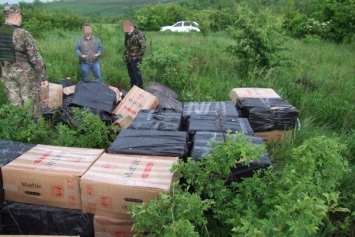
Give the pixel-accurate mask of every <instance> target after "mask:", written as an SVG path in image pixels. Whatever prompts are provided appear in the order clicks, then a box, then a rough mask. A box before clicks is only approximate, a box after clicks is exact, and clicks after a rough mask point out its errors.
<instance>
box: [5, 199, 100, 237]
mask: <svg viewBox="0 0 355 237" xmlns="http://www.w3.org/2000/svg"><path fill="white" fill-rule="evenodd" d="M3 217H4V218H3V221H4V234H7V235H65V236H81V237H93V236H94V224H93V215H92V214H86V213H83V212H82V211H80V210H74V209H68V208H59V207H51V206H44V205H34V204H27V203H20V202H8V203H7V204H6V205H5V206H4V208H3Z"/></svg>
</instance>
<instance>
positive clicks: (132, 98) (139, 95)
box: [112, 86, 159, 118]
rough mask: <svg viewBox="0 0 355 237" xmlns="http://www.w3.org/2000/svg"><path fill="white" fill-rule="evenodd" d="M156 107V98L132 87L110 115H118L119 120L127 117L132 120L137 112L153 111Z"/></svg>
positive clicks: (157, 103)
mask: <svg viewBox="0 0 355 237" xmlns="http://www.w3.org/2000/svg"><path fill="white" fill-rule="evenodd" d="M158 105H159V102H158V99H157V97H155V96H154V95H152V94H150V93H148V92H146V91H145V90H143V89H141V88H139V87H137V86H133V87H132V89H130V90H129V91H128V93H127V94H126V96H125V97H124V98H123V100H122V101H121V102H120V103H119V104H118V106H117V107H116V108H115V109H114V110H113V112H112V113H113V114H115V115H120V116H121V118H124V117H127V116H130V117H132V118H134V117H136V115H137V114H138V111H139V110H141V109H155V108H157V107H158Z"/></svg>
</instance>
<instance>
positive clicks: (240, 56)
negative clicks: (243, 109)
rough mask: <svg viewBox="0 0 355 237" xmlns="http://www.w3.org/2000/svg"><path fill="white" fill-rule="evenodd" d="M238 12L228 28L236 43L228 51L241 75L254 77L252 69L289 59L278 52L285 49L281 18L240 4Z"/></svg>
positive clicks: (277, 63)
mask: <svg viewBox="0 0 355 237" xmlns="http://www.w3.org/2000/svg"><path fill="white" fill-rule="evenodd" d="M237 12H238V16H239V18H238V20H237V21H236V23H235V28H230V31H229V32H230V34H231V36H232V37H233V38H234V39H235V40H236V43H235V45H232V46H229V47H228V48H227V50H228V51H229V52H230V53H232V54H233V55H235V56H236V58H237V60H238V65H239V67H238V70H239V73H240V75H241V76H242V78H246V77H248V76H252V77H253V76H254V75H252V73H253V71H254V70H255V68H257V69H262V70H264V69H269V68H273V67H278V66H281V65H282V64H284V63H285V62H288V61H286V60H285V59H286V58H285V57H283V56H282V55H281V52H282V51H284V50H285V49H284V48H283V47H282V45H283V40H284V39H285V37H284V32H283V29H282V24H283V19H282V17H279V16H275V15H274V14H273V13H272V12H271V11H270V10H268V9H262V10H260V11H259V12H257V13H254V12H252V11H251V9H250V8H249V7H247V6H246V5H243V6H240V7H239V8H238V10H237Z"/></svg>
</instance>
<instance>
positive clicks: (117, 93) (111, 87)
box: [108, 86, 122, 103]
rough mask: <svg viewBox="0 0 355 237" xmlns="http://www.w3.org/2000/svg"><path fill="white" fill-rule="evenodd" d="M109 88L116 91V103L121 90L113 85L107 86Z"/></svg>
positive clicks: (119, 99) (119, 97) (119, 98)
mask: <svg viewBox="0 0 355 237" xmlns="http://www.w3.org/2000/svg"><path fill="white" fill-rule="evenodd" d="M108 87H109V88H110V89H111V90H113V91H114V92H115V93H116V103H117V102H119V101H121V100H122V97H121V92H120V90H119V89H118V88H117V87H114V86H108Z"/></svg>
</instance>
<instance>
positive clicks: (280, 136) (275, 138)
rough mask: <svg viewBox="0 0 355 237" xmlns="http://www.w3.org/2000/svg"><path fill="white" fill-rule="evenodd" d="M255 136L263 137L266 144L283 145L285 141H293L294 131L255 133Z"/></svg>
mask: <svg viewBox="0 0 355 237" xmlns="http://www.w3.org/2000/svg"><path fill="white" fill-rule="evenodd" d="M255 136H258V137H262V138H263V140H264V141H265V143H267V144H270V143H273V142H276V143H279V144H281V143H282V142H283V141H284V140H285V139H291V137H292V130H285V131H284V130H273V131H268V132H255Z"/></svg>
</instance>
